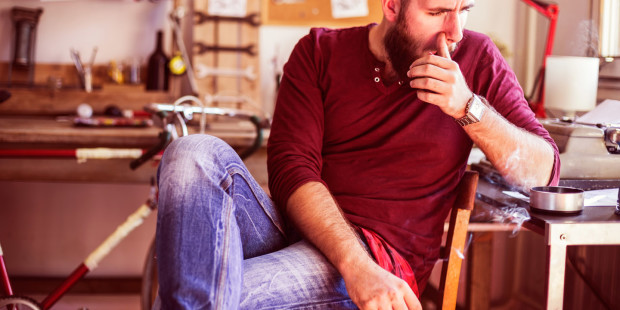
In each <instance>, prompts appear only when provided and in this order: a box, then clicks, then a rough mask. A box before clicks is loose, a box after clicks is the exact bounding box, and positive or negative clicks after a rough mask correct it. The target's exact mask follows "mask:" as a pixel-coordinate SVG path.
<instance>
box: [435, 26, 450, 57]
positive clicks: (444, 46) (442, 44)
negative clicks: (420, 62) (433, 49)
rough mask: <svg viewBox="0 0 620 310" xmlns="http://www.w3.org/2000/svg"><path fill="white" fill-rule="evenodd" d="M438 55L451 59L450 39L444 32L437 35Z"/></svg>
mask: <svg viewBox="0 0 620 310" xmlns="http://www.w3.org/2000/svg"><path fill="white" fill-rule="evenodd" d="M437 55H439V56H441V57H443V58H448V59H450V49H449V48H448V41H447V40H446V34H445V33H444V32H441V33H439V35H437Z"/></svg>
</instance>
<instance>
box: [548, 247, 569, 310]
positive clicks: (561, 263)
mask: <svg viewBox="0 0 620 310" xmlns="http://www.w3.org/2000/svg"><path fill="white" fill-rule="evenodd" d="M565 271H566V245H564V244H556V245H547V268H546V276H547V278H546V282H545V291H546V299H545V308H546V309H558V310H560V309H562V303H563V302H564V273H565Z"/></svg>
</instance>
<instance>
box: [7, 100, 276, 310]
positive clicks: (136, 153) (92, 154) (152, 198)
mask: <svg viewBox="0 0 620 310" xmlns="http://www.w3.org/2000/svg"><path fill="white" fill-rule="evenodd" d="M187 101H189V102H194V103H197V104H199V105H200V106H199V107H191V106H185V105H183V106H181V105H180V104H181V103H183V102H187ZM145 110H146V111H148V112H149V113H151V114H154V115H157V116H158V117H160V118H161V119H162V123H163V125H162V132H161V133H160V135H159V138H160V142H159V143H158V144H157V145H155V146H154V147H153V148H151V149H149V150H142V149H109V148H94V149H76V150H28V149H25V150H0V157H16V156H17V157H70V158H76V159H78V161H86V160H87V159H110V158H132V159H134V160H133V161H132V162H131V163H130V167H131V168H132V169H136V168H137V167H139V166H140V165H141V164H143V163H145V162H146V161H148V160H150V159H152V158H153V157H154V156H156V155H158V154H161V153H162V151H163V149H165V147H166V146H167V145H168V144H169V143H170V141H171V140H172V139H174V138H175V136H174V135H175V134H177V133H176V128H175V126H176V125H179V126H180V127H181V129H182V135H187V127H186V125H185V120H184V119H183V116H186V117H187V118H188V119H191V116H192V114H194V113H196V114H200V115H201V119H200V128H201V133H202V132H204V127H205V116H206V115H220V116H227V117H236V118H241V119H244V120H247V121H250V122H251V123H252V124H253V125H254V126H255V129H256V138H255V140H254V143H253V145H252V146H250V147H249V148H248V149H246V150H244V151H243V152H241V153H240V157H241V158H242V159H244V158H246V157H247V156H249V155H251V154H252V153H253V152H254V151H256V150H257V149H258V148H260V146H261V143H262V140H263V133H262V128H263V127H264V126H265V124H263V122H262V121H261V120H260V119H259V118H258V117H257V116H255V115H253V114H249V113H247V112H244V111H242V110H236V109H223V108H206V107H204V106H203V105H202V102H201V101H200V100H199V99H197V98H196V97H193V96H185V97H181V98H179V99H178V100H177V101H175V102H174V104H172V105H169V104H151V105H149V106H147V107H145ZM167 113H171V115H169V117H168V116H167ZM181 114H182V115H183V116H181ZM168 125H172V127H170V126H168ZM154 183H155V182H154V180H153V179H152V180H151V193H150V195H149V198H148V200H147V201H146V202H145V203H144V204H142V205H141V206H140V207H139V208H138V209H137V210H136V211H134V213H132V214H131V215H129V217H128V218H127V219H126V220H125V222H123V223H122V224H121V225H119V226H118V227H117V228H116V230H115V231H114V232H113V233H112V234H110V235H109V236H108V237H107V238H106V239H105V240H104V241H103V243H101V244H100V245H99V246H98V247H97V248H96V249H95V250H94V251H93V252H91V253H90V254H89V255H88V257H86V259H85V260H84V261H83V262H82V263H81V264H80V265H79V266H78V267H77V268H76V269H75V270H73V272H72V273H71V274H70V275H69V276H67V278H65V279H64V280H63V282H62V283H61V284H60V285H59V286H58V287H56V288H55V289H54V290H53V291H52V292H51V293H50V294H49V295H48V296H47V297H45V298H44V299H43V301H41V302H40V303H38V304H37V305H36V306H37V308H40V309H43V310H47V309H50V308H51V307H52V306H53V305H54V304H55V303H56V302H57V301H58V300H59V299H60V298H61V297H62V296H64V295H65V294H66V293H67V292H68V291H69V289H70V288H71V287H73V286H74V285H75V284H76V283H77V282H78V281H79V280H80V279H82V278H83V277H84V276H85V275H86V274H87V273H88V272H90V271H92V270H94V269H95V268H97V266H98V265H99V262H101V260H102V259H103V258H105V257H106V256H107V255H108V254H109V253H110V252H111V251H112V250H113V249H114V248H115V247H116V246H117V245H118V244H119V243H120V242H121V241H122V240H123V239H124V238H125V237H126V236H127V235H128V234H129V233H131V232H132V231H133V230H134V229H135V228H136V227H138V226H140V225H141V224H142V223H143V221H144V219H145V218H147V217H148V216H149V214H150V213H151V212H152V211H154V210H155V209H156V208H157V203H156V196H157V195H156V187H155V184H154ZM0 277H1V278H0V280H1V282H2V284H3V287H4V292H5V294H6V297H15V300H11V301H10V302H9V303H8V304H7V303H5V304H4V305H9V309H12V308H11V307H10V305H15V304H16V303H15V302H23V305H27V306H29V307H30V308H31V309H37V308H32V307H33V306H34V305H35V303H36V302H35V301H33V300H32V301H31V300H30V298H21V297H16V296H15V295H14V292H13V289H12V287H11V282H10V278H9V275H8V272H7V270H6V266H5V262H4V257H3V252H2V248H1V247H0ZM0 297H3V296H0Z"/></svg>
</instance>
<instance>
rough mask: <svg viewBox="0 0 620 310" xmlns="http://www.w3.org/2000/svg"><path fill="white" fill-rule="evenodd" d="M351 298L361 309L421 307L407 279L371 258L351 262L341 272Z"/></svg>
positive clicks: (418, 308) (405, 309)
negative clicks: (387, 269) (361, 261)
mask: <svg viewBox="0 0 620 310" xmlns="http://www.w3.org/2000/svg"><path fill="white" fill-rule="evenodd" d="M342 276H343V278H344V282H345V284H346V287H347V292H348V293H349V297H350V298H351V300H352V301H353V302H354V303H355V304H356V305H357V306H358V307H359V308H360V309H362V310H366V309H395V310H400V309H402V310H407V309H409V310H422V305H420V301H419V300H418V298H417V297H416V295H415V294H414V293H413V291H412V290H411V288H410V287H409V285H408V284H407V282H405V281H404V280H402V279H400V278H398V277H397V276H395V275H393V274H391V273H390V272H388V271H386V270H385V269H383V268H381V267H380V266H379V265H377V264H376V263H375V262H373V261H372V260H371V259H370V258H369V259H368V260H367V261H366V262H363V263H360V264H352V266H351V268H348V270H347V271H345V272H343V274H342Z"/></svg>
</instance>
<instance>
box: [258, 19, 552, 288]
mask: <svg viewBox="0 0 620 310" xmlns="http://www.w3.org/2000/svg"><path fill="white" fill-rule="evenodd" d="M372 26H373V25H368V26H365V27H355V28H348V29H338V30H330V29H324V28H321V29H312V30H311V31H310V34H309V35H307V36H305V37H304V38H302V39H301V40H300V41H299V43H298V44H297V45H296V47H295V49H294V50H293V52H292V54H291V56H290V59H289V61H288V63H287V64H286V65H285V67H284V75H283V78H282V83H281V87H280V91H279V94H278V99H277V103H276V108H275V113H274V118H273V126H272V129H271V135H270V138H269V145H268V172H269V188H270V191H271V195H272V197H273V198H274V200H275V202H276V204H277V205H278V206H279V207H280V208H284V206H285V205H286V202H287V200H288V198H289V197H290V195H291V194H292V193H293V191H295V190H296V189H297V188H298V187H299V186H301V185H303V184H304V183H307V182H310V181H318V182H322V183H323V184H325V185H326V186H327V188H328V189H329V191H330V192H331V193H332V195H333V196H334V198H335V199H336V201H337V203H338V205H339V206H340V208H341V209H342V210H343V212H344V214H345V216H346V218H347V219H348V220H349V221H350V222H352V223H353V224H355V225H358V226H360V227H364V228H368V229H370V230H372V231H374V232H376V233H378V234H379V235H381V236H382V237H383V238H384V239H385V240H387V241H388V242H389V243H390V244H391V245H393V246H394V248H396V249H397V250H398V252H399V253H401V255H402V256H403V257H404V258H405V259H406V260H407V261H408V262H409V264H410V265H411V267H412V269H413V272H414V274H415V277H416V280H417V282H418V285H419V286H420V287H421V288H423V287H424V285H425V283H426V280H427V278H428V276H429V275H430V272H431V270H432V268H433V266H434V263H435V261H436V260H437V258H438V256H439V247H440V243H441V236H442V233H443V222H444V220H445V218H446V216H447V215H448V213H449V211H450V208H451V206H452V204H453V201H454V198H455V197H454V195H453V193H452V192H453V190H454V188H455V187H456V185H457V183H458V182H459V180H460V178H461V176H462V175H463V172H464V169H465V167H466V164H467V157H468V155H469V152H470V150H471V148H472V140H471V139H470V138H469V136H468V135H467V134H466V133H465V131H464V130H463V128H461V127H460V126H459V125H458V124H457V123H456V122H455V120H454V119H453V118H452V117H450V116H448V115H446V114H444V113H443V112H442V111H441V110H440V109H439V108H438V107H436V106H434V105H431V104H428V103H425V102H423V101H420V100H419V99H417V96H416V91H415V90H414V89H412V88H411V87H410V86H409V83H408V81H404V82H403V83H398V82H397V83H393V84H391V85H385V84H384V83H383V81H382V80H381V76H382V74H381V72H382V71H383V70H384V69H385V64H384V63H382V62H380V61H378V60H377V59H376V58H375V57H374V56H373V54H372V53H371V52H370V49H369V42H368V33H369V29H370V27H372ZM452 59H453V60H454V61H456V62H457V63H458V64H459V66H460V68H461V71H462V72H463V75H464V77H465V79H466V81H467V84H468V85H469V87H470V89H471V90H472V91H473V92H474V93H476V94H478V95H481V96H484V97H485V98H487V99H488V101H489V102H490V104H491V105H492V106H493V107H494V108H495V109H496V110H497V111H498V112H499V113H500V114H502V115H503V116H504V117H505V118H506V119H508V120H509V121H510V122H512V123H514V124H515V125H517V126H519V127H522V128H523V129H525V130H527V131H529V132H532V133H534V134H537V135H539V136H541V137H543V138H544V139H546V140H547V141H549V142H550V143H551V145H552V146H553V148H554V151H555V164H554V169H553V172H552V175H551V182H550V183H557V180H558V177H559V154H558V150H557V147H556V145H555V143H554V142H553V140H552V139H551V137H550V136H549V134H548V132H547V131H546V130H545V129H544V128H543V127H542V125H541V124H540V123H539V122H538V121H536V119H535V116H534V114H533V113H532V111H531V110H530V108H529V107H528V104H527V102H526V100H525V99H524V95H523V91H522V89H521V87H520V86H519V84H518V82H517V79H516V77H515V75H514V73H513V72H512V70H511V69H510V67H509V66H508V64H507V63H506V62H505V60H504V59H503V58H502V56H501V55H500V53H499V51H498V50H497V48H496V47H495V45H494V44H493V42H492V41H491V40H490V39H489V38H488V37H486V36H484V35H482V34H479V33H475V32H472V31H467V30H466V31H465V32H464V37H463V40H462V41H461V42H460V43H459V45H458V47H457V49H456V50H455V51H454V53H453V54H452ZM522 156H527V155H526V154H524V153H522ZM532 164H533V165H534V164H536V163H532Z"/></svg>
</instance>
